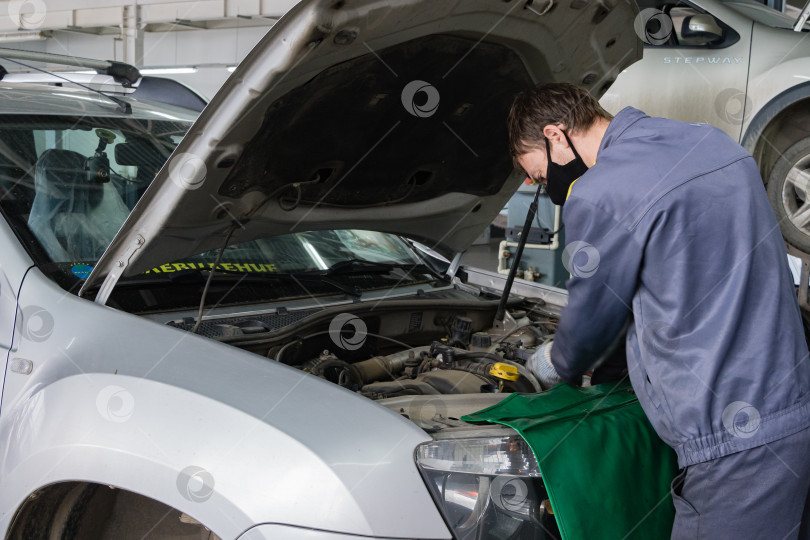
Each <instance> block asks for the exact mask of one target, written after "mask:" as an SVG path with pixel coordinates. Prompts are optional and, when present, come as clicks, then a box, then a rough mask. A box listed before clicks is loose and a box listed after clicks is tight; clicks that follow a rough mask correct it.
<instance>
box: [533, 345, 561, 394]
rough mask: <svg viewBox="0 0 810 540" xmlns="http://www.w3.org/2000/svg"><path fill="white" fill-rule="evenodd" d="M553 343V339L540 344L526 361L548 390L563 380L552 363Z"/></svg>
mask: <svg viewBox="0 0 810 540" xmlns="http://www.w3.org/2000/svg"><path fill="white" fill-rule="evenodd" d="M553 344H554V342H553V341H549V342H548V343H546V344H544V345H542V346H540V348H539V349H537V351H535V353H534V354H533V355H531V356H530V357H529V360H528V361H527V362H526V367H527V368H529V371H531V372H532V373H533V374H534V376H535V377H537V380H538V381H539V382H540V386H542V387H543V390H548V389H549V388H551V387H552V386H554V385H555V384H557V383H558V382H560V381H561V380H562V379H561V378H560V376H559V375H557V370H556V369H554V365H553V364H552V363H551V346H552V345H553Z"/></svg>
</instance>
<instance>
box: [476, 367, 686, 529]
mask: <svg viewBox="0 0 810 540" xmlns="http://www.w3.org/2000/svg"><path fill="white" fill-rule="evenodd" d="M462 420H465V421H469V422H493V423H497V424H504V425H507V426H509V427H511V428H513V429H514V430H516V431H517V432H518V433H520V435H521V436H522V437H523V438H524V439H525V440H526V442H527V443H529V446H530V447H531V449H532V451H533V452H534V455H535V458H536V459H537V464H538V466H539V467H540V473H541V475H542V477H543V482H544V484H545V487H546V490H547V491H548V495H549V498H550V499H551V506H552V508H553V511H554V516H555V517H556V519H557V525H558V527H559V529H560V533H561V534H562V537H563V539H564V540H580V539H582V540H584V539H588V538H601V539H602V540H613V539H615V540H619V539H634V540H643V539H648V538H669V537H670V534H671V532H672V523H673V520H674V518H675V509H674V507H673V503H672V499H671V495H670V491H669V488H670V484H671V482H672V479H673V478H674V477H675V475H676V474H677V472H678V465H677V458H676V456H675V452H674V451H673V450H672V449H671V448H670V447H669V446H667V445H666V444H665V443H664V442H663V441H662V440H661V439H659V438H658V435H656V433H655V431H654V430H653V427H652V425H651V424H650V422H649V420H647V417H646V415H645V414H644V411H643V410H642V408H641V405H640V404H639V402H638V399H637V398H636V396H635V393H634V392H633V389H632V387H631V386H630V384H629V383H626V382H619V383H606V384H601V385H597V386H589V387H583V388H574V387H572V386H569V385H567V384H565V383H561V384H558V385H557V386H555V387H554V388H551V389H550V390H548V391H546V392H542V393H539V394H512V395H511V396H509V397H508V398H506V399H505V400H503V401H502V402H500V403H499V404H497V405H494V406H492V407H489V408H487V409H484V410H482V411H479V412H477V413H473V414H471V415H468V416H465V417H463V418H462Z"/></svg>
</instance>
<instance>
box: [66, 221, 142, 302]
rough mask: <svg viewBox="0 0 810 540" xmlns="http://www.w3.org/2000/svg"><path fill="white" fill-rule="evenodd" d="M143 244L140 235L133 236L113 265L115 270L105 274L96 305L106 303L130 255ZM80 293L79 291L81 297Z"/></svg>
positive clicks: (127, 263)
mask: <svg viewBox="0 0 810 540" xmlns="http://www.w3.org/2000/svg"><path fill="white" fill-rule="evenodd" d="M144 244H146V240H145V239H144V237H143V236H141V235H140V234H138V235H135V239H134V240H133V241H132V243H131V244H130V245H129V247H128V248H127V249H126V251H124V253H122V254H121V256H120V257H119V258H118V261H117V262H116V263H115V269H113V270H110V273H109V274H107V277H106V278H104V283H102V284H101V287H100V288H99V290H98V293H97V294H96V299H95V302H96V304H101V305H102V306H103V305H105V304H106V303H107V299H109V297H110V294H111V293H112V291H113V289H114V288H115V285H116V283H118V280H119V279H120V278H121V275H122V274H123V273H124V270H126V268H127V266H129V260H130V259H131V258H132V255H134V254H135V252H136V251H138V250H139V249H141V248H142V247H143V246H144ZM81 293H82V291H79V294H80V295H81Z"/></svg>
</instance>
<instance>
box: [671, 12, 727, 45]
mask: <svg viewBox="0 0 810 540" xmlns="http://www.w3.org/2000/svg"><path fill="white" fill-rule="evenodd" d="M681 37H682V38H683V39H684V40H685V41H689V42H695V41H700V42H702V43H701V44H704V45H708V44H709V43H712V42H714V41H719V40H721V39H723V29H722V28H721V27H720V25H719V24H718V23H717V20H715V18H714V17H712V16H711V15H707V14H703V13H699V14H696V15H689V16H688V17H684V19H683V24H682V25H681Z"/></svg>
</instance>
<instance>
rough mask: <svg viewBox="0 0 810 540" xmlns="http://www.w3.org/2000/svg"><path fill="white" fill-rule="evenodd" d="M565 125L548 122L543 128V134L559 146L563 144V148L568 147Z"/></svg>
mask: <svg viewBox="0 0 810 540" xmlns="http://www.w3.org/2000/svg"><path fill="white" fill-rule="evenodd" d="M563 129H564V126H563V125H562V124H557V125H554V124H548V125H547V126H546V127H544V128H543V135H544V136H545V137H546V139H548V140H549V142H551V143H552V144H554V145H557V147H560V146H562V147H563V148H567V147H568V141H566V140H565V135H563Z"/></svg>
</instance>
